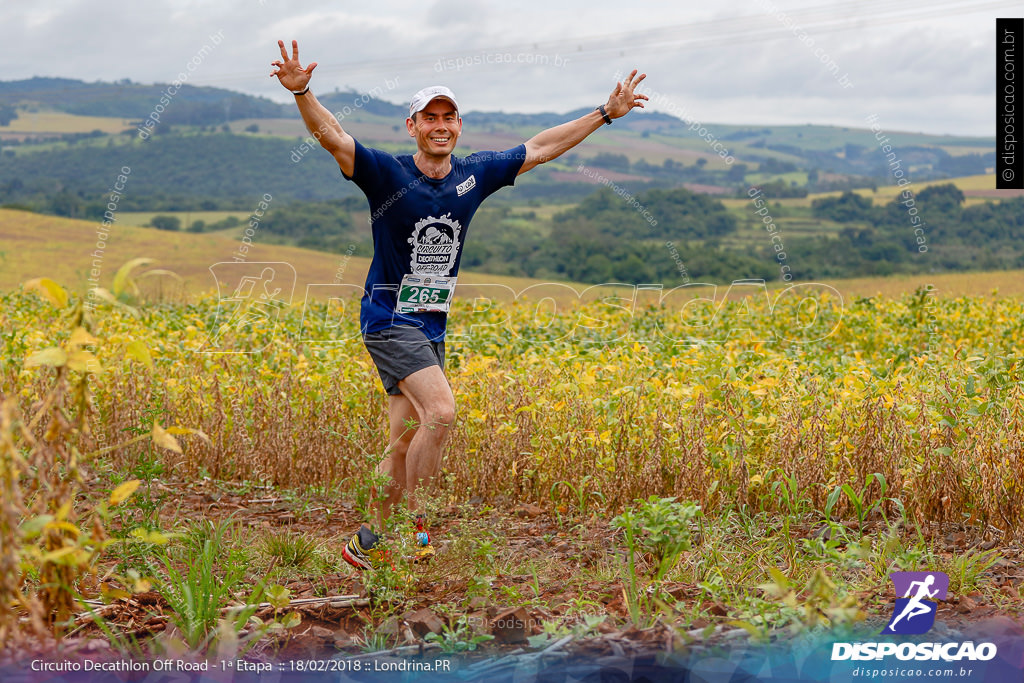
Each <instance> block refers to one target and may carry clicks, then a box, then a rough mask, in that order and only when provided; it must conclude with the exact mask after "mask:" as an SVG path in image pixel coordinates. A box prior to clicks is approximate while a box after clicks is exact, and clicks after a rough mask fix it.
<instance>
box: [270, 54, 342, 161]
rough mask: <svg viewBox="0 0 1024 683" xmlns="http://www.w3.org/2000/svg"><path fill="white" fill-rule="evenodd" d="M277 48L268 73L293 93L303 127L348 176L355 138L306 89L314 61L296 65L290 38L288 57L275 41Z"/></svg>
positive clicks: (314, 66)
mask: <svg viewBox="0 0 1024 683" xmlns="http://www.w3.org/2000/svg"><path fill="white" fill-rule="evenodd" d="M277 45H278V47H280V48H281V59H280V60H278V61H274V62H271V63H270V64H271V65H272V66H275V67H277V71H272V72H271V73H270V75H271V76H277V79H278V80H279V81H281V85H283V86H284V87H286V88H288V90H291V91H292V94H294V95H295V104H297V105H298V106H299V113H300V114H302V120H303V121H305V122H306V129H307V130H309V132H310V134H311V135H312V136H313V137H314V138H316V140H317V142H319V143H320V146H321V147H323V148H324V149H326V150H327V151H328V152H330V153H331V155H332V156H333V157H334V158H335V160H336V161H337V162H338V166H340V167H341V170H342V172H344V173H345V175H348V176H351V175H352V173H353V171H354V170H355V157H356V141H355V139H354V138H353V137H352V136H351V135H349V134H348V133H346V132H345V130H344V129H343V128H342V127H341V124H340V123H338V119H336V118H335V117H334V114H332V113H331V112H330V110H329V109H328V108H327V107H325V106H324V105H322V104H320V103H319V102H318V101H317V99H316V97H314V96H313V93H311V92H310V91H309V79H310V78H311V77H312V75H313V69H315V68H316V62H313V63H312V64H309V65H308V66H306V67H305V68H303V67H302V66H300V65H299V43H298V41H295V40H293V41H292V56H291V57H290V58H289V57H288V53H287V52H286V51H285V49H284V41H283V40H279V41H277Z"/></svg>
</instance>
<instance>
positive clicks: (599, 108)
mask: <svg viewBox="0 0 1024 683" xmlns="http://www.w3.org/2000/svg"><path fill="white" fill-rule="evenodd" d="M596 111H599V112H601V116H602V117H603V118H604V122H605V123H607V124H608V125H609V126H610V125H612V117H610V116H608V112H606V111H605V109H604V105H603V104H602V105H601V106H600V107H598V108H597V109H596Z"/></svg>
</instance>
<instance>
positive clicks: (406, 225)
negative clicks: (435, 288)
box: [342, 141, 526, 341]
mask: <svg viewBox="0 0 1024 683" xmlns="http://www.w3.org/2000/svg"><path fill="white" fill-rule="evenodd" d="M525 159H526V145H519V146H518V147H514V148H512V149H510V150H508V151H505V152H477V153H475V154H470V155H469V156H467V157H464V158H458V157H455V156H452V170H451V171H450V172H449V173H448V175H447V176H445V177H444V178H429V177H427V176H426V175H424V174H423V173H422V172H421V171H420V170H419V168H417V167H416V163H415V161H413V158H412V155H411V154H403V155H400V156H394V155H391V154H388V153H387V152H382V151H380V150H377V149H372V148H369V147H364V146H362V145H361V144H359V141H356V154H355V168H354V170H353V173H352V176H351V177H350V178H349V176H347V175H346V176H345V177H346V178H348V179H349V180H351V181H353V182H354V183H355V184H356V185H357V186H358V187H359V189H361V190H362V191H363V193H364V194H365V195H366V198H367V200H368V201H369V202H370V219H371V223H372V229H373V260H372V261H371V263H370V272H369V273H367V275H366V288H365V290H364V292H363V299H362V304H361V309H360V314H359V325H360V327H361V328H362V331H363V334H369V333H372V332H379V331H381V330H385V329H387V328H389V327H393V326H395V325H413V326H416V327H420V328H422V329H423V332H424V333H425V334H426V336H427V338H428V339H431V340H433V341H440V340H442V339H444V334H445V326H446V323H447V319H448V314H447V313H443V312H422V313H396V312H395V307H396V304H397V301H398V288H399V284H400V283H401V282H402V278H403V277H404V276H405V275H408V274H417V275H429V276H437V277H455V276H456V275H457V274H458V272H459V263H460V262H461V261H462V245H463V244H464V243H465V240H466V231H467V229H468V228H469V222H470V220H472V218H473V214H475V213H476V210H477V208H478V207H479V206H480V203H481V202H482V201H483V200H484V199H486V198H487V197H488V196H490V195H491V194H492V193H494V192H495V191H497V190H499V189H501V188H502V187H505V186H506V185H512V184H514V183H515V179H516V174H518V173H519V169H520V168H522V165H523V161H524V160H525ZM342 175H344V173H343V174H342Z"/></svg>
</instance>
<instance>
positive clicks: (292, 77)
mask: <svg viewBox="0 0 1024 683" xmlns="http://www.w3.org/2000/svg"><path fill="white" fill-rule="evenodd" d="M277 45H278V47H280V48H281V59H279V60H277V61H274V62H271V63H270V64H271V66H274V67H277V71H271V72H270V75H271V76H277V80H279V81H281V85H283V86H284V87H286V88H288V89H289V90H292V91H298V90H304V89H305V88H306V86H307V85H309V79H310V77H311V76H312V75H313V69H315V68H316V62H313V63H312V64H309V65H308V66H306V67H305V68H303V67H302V66H300V65H299V43H298V41H296V40H293V41H292V56H291V58H289V57H288V53H287V52H286V51H285V49H284V41H283V40H279V41H277ZM633 73H636V72H635V71H634V72H633ZM641 78H642V77H641Z"/></svg>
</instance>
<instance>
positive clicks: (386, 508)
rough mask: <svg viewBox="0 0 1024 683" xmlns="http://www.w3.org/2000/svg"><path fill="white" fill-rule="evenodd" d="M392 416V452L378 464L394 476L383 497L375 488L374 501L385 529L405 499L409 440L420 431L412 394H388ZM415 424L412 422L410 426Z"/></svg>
mask: <svg viewBox="0 0 1024 683" xmlns="http://www.w3.org/2000/svg"><path fill="white" fill-rule="evenodd" d="M388 418H389V421H390V425H391V426H390V437H389V439H388V443H389V444H390V445H389V446H388V453H387V455H386V456H385V457H384V459H383V460H382V461H381V462H380V464H378V465H377V471H378V472H381V473H382V474H386V475H388V476H389V477H391V481H390V482H389V483H388V484H387V485H386V487H385V489H384V497H383V500H378V499H377V493H376V490H374V500H375V501H376V502H375V503H374V505H375V507H376V508H377V525H378V526H377V528H378V529H380V530H381V531H383V529H384V522H385V521H386V520H387V518H388V517H390V516H391V513H392V511H393V510H394V507H395V505H397V504H398V502H399V501H400V500H401V499H402V493H404V492H405V482H406V479H407V477H406V473H405V458H406V454H407V453H408V451H409V443H410V442H411V441H412V438H413V436H414V435H415V434H416V425H417V424H419V416H418V415H417V414H416V408H415V407H414V406H413V404H412V401H410V400H409V399H408V397H406V396H403V395H401V394H399V395H397V396H389V397H388ZM410 424H411V426H410Z"/></svg>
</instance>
